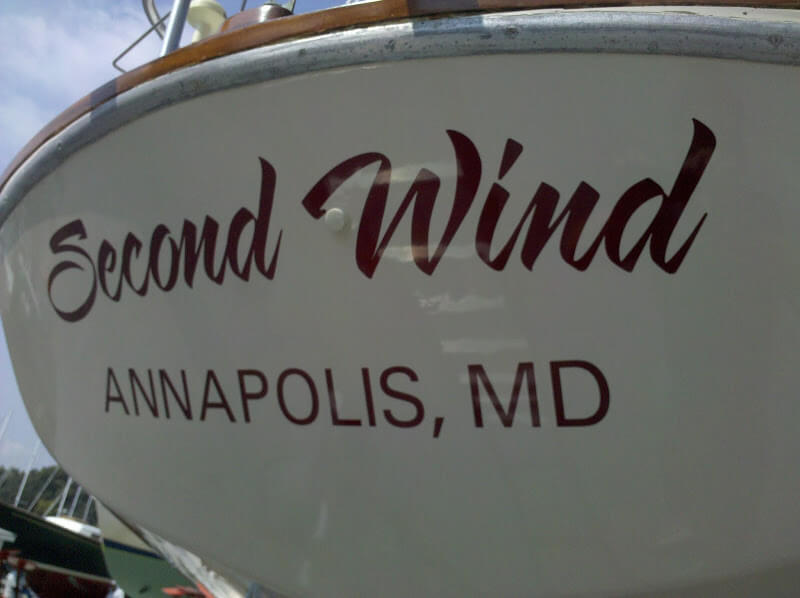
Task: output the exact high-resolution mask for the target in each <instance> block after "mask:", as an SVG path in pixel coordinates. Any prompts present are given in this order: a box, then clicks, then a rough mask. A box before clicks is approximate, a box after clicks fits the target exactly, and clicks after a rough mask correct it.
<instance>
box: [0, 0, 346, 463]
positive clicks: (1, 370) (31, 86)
mask: <svg viewBox="0 0 800 598" xmlns="http://www.w3.org/2000/svg"><path fill="white" fill-rule="evenodd" d="M262 2H263V0H262V1H258V0H249V1H248V2H247V8H252V7H255V6H258V5H259V4H261V3H262ZM220 3H221V4H222V5H223V7H224V8H225V10H226V12H227V14H228V16H230V15H232V14H234V13H236V12H238V10H239V9H240V8H241V5H242V0H221V1H220ZM344 3H345V2H344V0H297V4H296V6H295V13H305V12H310V11H313V10H320V9H322V8H327V7H329V6H333V5H336V4H344ZM156 5H157V7H158V9H159V11H160V13H161V14H164V13H166V12H167V11H168V10H169V9H170V7H171V6H172V1H171V0H157V2H156ZM149 26H150V23H149V21H148V20H147V18H146V17H145V15H144V11H143V10H142V3H141V0H105V1H103V0H58V1H54V0H0V172H2V171H4V170H5V168H6V166H7V165H8V164H9V163H10V162H11V160H12V159H13V157H14V156H15V155H16V154H17V152H19V150H20V149H22V147H23V146H24V145H25V143H27V141H28V140H29V139H30V138H31V137H33V136H34V135H35V134H36V133H37V132H38V131H39V130H40V129H41V128H42V127H44V126H45V125H46V124H47V123H48V122H49V121H50V120H52V119H53V118H54V117H56V116H57V115H58V114H60V113H61V112H62V111H64V110H65V109H66V108H68V107H69V106H70V105H71V104H73V103H74V102H75V101H77V100H78V99H80V98H82V97H83V96H85V95H87V94H88V93H89V92H91V91H92V90H93V89H96V88H97V87H99V86H100V85H102V84H104V83H106V82H107V81H109V80H111V79H113V78H114V77H116V76H117V75H118V74H119V73H118V72H117V71H116V70H115V69H114V68H113V66H112V64H111V63H112V61H113V60H114V59H115V58H116V57H117V56H118V55H119V54H120V53H121V52H122V51H123V50H124V49H125V48H126V47H127V46H128V45H129V44H130V43H132V42H133V41H134V40H135V39H136V38H138V37H139V36H140V35H141V34H142V33H144V32H145V31H146V30H147V28H148V27H149ZM191 32H192V29H191V27H189V26H188V25H187V27H186V31H184V36H183V42H184V43H188V41H189V39H190V36H191ZM160 42H161V40H160V39H158V38H157V37H156V36H155V35H154V34H151V35H150V36H148V37H147V38H145V40H144V41H143V42H142V43H141V44H139V45H138V46H137V47H136V48H135V49H134V50H132V51H131V52H130V53H129V54H128V55H127V56H126V57H125V58H124V59H123V60H122V61H121V63H120V65H121V66H122V67H123V68H125V69H126V70H131V69H133V68H135V67H137V66H139V65H141V64H143V63H145V62H148V61H150V60H153V59H155V58H156V57H157V56H158V52H159V49H160V47H161V43H160ZM0 336H1V337H2V338H0V431H2V424H3V421H4V420H5V418H6V416H7V415H8V414H9V413H11V420H10V423H9V425H8V427H7V430H6V432H5V434H4V435H3V437H2V438H0V466H6V467H18V468H20V469H24V468H25V467H27V466H28V463H29V462H30V459H31V457H32V456H33V454H34V451H35V449H36V445H37V441H38V438H37V436H36V432H35V431H34V429H33V426H32V425H31V423H30V420H29V419H28V415H27V413H26V411H25V407H24V405H23V403H22V399H21V397H20V395H19V390H18V388H17V384H16V380H15V378H14V373H13V370H12V368H11V361H10V359H9V355H8V348H7V345H6V341H5V335H4V334H2V331H0ZM53 462H54V461H53V458H52V457H51V456H50V455H48V454H47V451H46V450H45V449H44V448H43V447H42V448H41V449H39V451H38V453H37V455H36V459H35V461H34V462H33V467H34V468H36V467H43V466H46V465H50V464H52V463H53Z"/></svg>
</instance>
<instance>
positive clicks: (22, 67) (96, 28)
mask: <svg viewBox="0 0 800 598" xmlns="http://www.w3.org/2000/svg"><path fill="white" fill-rule="evenodd" d="M148 25H149V24H148V22H147V20H146V18H145V17H144V15H143V14H142V12H141V9H140V8H139V7H137V6H122V5H119V4H116V3H110V6H106V7H104V8H103V9H102V10H101V9H99V8H90V7H86V6H85V5H79V4H75V3H73V2H64V3H62V2H58V3H52V5H51V6H48V9H47V10H46V11H41V14H34V13H21V12H20V13H13V12H5V13H4V14H3V15H2V18H1V19H0V115H1V116H0V137H2V139H3V142H2V144H0V169H2V168H4V167H5V165H6V164H7V163H8V162H9V161H10V160H11V158H12V157H13V154H14V153H16V151H18V150H19V149H20V148H21V147H22V146H23V145H24V144H25V143H26V142H27V141H28V139H30V137H31V136H32V135H33V134H34V133H35V132H36V131H38V130H39V129H40V128H41V127H43V126H44V125H45V124H47V121H49V120H50V119H52V118H53V117H55V116H56V115H57V114H58V113H60V112H61V111H62V110H64V109H66V108H67V107H69V106H70V105H71V104H72V103H73V102H75V101H77V100H78V99H80V98H81V97H83V96H84V95H86V94H88V93H90V92H91V91H92V90H94V89H96V88H97V87H99V86H100V85H102V84H104V83H106V82H107V81H109V80H111V79H113V78H114V77H115V76H116V75H118V73H117V71H116V70H114V69H113V67H112V66H111V61H112V60H113V59H114V57H116V56H117V55H118V54H119V53H120V52H121V51H122V50H123V49H124V48H125V47H126V46H127V45H128V44H130V43H131V42H132V41H133V40H134V39H136V38H137V37H138V36H139V35H140V34H141V33H143V32H144V30H145V29H146V28H147V27H148ZM158 46H159V42H158V40H157V38H155V37H154V36H153V37H152V39H147V40H145V42H143V43H142V44H141V45H140V46H139V47H138V48H137V49H136V50H134V51H133V52H132V53H131V54H130V55H129V56H128V57H126V58H125V59H124V60H123V66H126V65H127V67H126V68H132V67H134V66H136V65H138V64H141V63H143V62H145V61H147V60H151V59H153V58H154V57H155V56H156V55H157V53H158Z"/></svg>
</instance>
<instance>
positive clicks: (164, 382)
mask: <svg viewBox="0 0 800 598" xmlns="http://www.w3.org/2000/svg"><path fill="white" fill-rule="evenodd" d="M158 379H159V382H161V398H162V400H163V401H164V413H165V414H166V418H167V419H169V403H168V402H167V387H168V386H169V390H170V394H172V397H173V398H174V399H175V402H176V403H177V404H178V407H180V410H181V411H182V412H183V416H184V417H185V418H186V419H187V420H190V421H191V419H192V404H191V403H190V402H189V385H188V384H187V382H186V370H181V383H182V385H183V401H181V397H180V395H179V394H178V391H177V390H176V389H175V386H173V384H172V380H170V378H169V375H168V374H167V372H166V371H165V370H158Z"/></svg>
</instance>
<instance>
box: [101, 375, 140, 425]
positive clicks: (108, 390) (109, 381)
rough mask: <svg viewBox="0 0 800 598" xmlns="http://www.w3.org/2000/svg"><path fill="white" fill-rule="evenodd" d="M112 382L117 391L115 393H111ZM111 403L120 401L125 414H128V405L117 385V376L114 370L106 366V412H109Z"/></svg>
mask: <svg viewBox="0 0 800 598" xmlns="http://www.w3.org/2000/svg"><path fill="white" fill-rule="evenodd" d="M112 382H113V384H114V388H115V389H116V392H117V394H115V395H112V394H111V384H112ZM111 403H120V404H121V405H122V408H123V409H124V410H125V415H130V411H128V406H127V405H126V404H125V397H123V396H122V390H121V389H120V387H119V382H117V377H116V376H115V375H114V370H113V369H111V368H108V370H107V371H106V413H108V412H109V408H110V406H111ZM137 415H138V412H137Z"/></svg>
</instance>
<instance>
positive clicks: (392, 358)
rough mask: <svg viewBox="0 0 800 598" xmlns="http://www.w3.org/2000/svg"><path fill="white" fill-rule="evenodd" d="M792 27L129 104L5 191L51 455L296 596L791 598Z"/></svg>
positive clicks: (498, 44)
mask: <svg viewBox="0 0 800 598" xmlns="http://www.w3.org/2000/svg"><path fill="white" fill-rule="evenodd" d="M570 19H572V20H570ZM786 20H791V19H790V18H789V16H786V15H783V16H782V17H781V18H778V17H775V18H773V19H772V20H770V19H768V18H766V17H765V19H764V22H758V23H757V22H756V21H752V22H746V21H741V20H738V21H737V20H734V19H725V18H716V17H713V18H712V17H699V16H691V15H677V14H676V15H669V14H667V15H654V14H650V15H645V14H644V13H627V14H626V13H588V12H587V13H573V14H571V15H567V14H558V13H530V14H528V13H521V14H516V15H484V16H482V17H459V18H453V19H443V20H442V21H440V22H425V21H419V22H413V23H400V24H395V25H387V26H382V27H374V28H372V29H370V30H366V31H358V30H356V31H345V32H342V33H336V34H331V35H329V36H323V37H321V38H316V39H312V40H305V41H303V40H300V41H296V42H290V43H286V44H284V45H281V46H277V47H275V48H265V49H257V50H252V51H249V52H244V53H240V54H235V55H232V56H229V57H226V58H223V59H218V60H216V61H212V62H209V63H205V64H202V65H199V66H196V67H192V68H188V69H185V70H183V71H178V72H176V73H174V74H172V75H168V76H165V77H162V78H161V79H156V80H154V81H151V82H149V83H146V84H143V85H142V86H141V87H140V88H136V89H134V90H132V91H130V92H127V93H126V94H123V95H122V96H120V97H119V98H117V99H116V100H115V102H114V104H113V105H105V106H104V107H101V108H100V109H98V110H97V111H96V113H94V114H92V115H91V116H86V117H84V118H83V119H81V120H78V121H77V122H76V123H74V124H73V125H71V126H70V127H69V128H67V129H66V130H65V131H64V132H63V133H61V134H60V135H59V136H57V137H56V138H54V139H53V140H52V141H51V142H50V143H49V144H48V145H45V146H44V147H43V149H42V150H40V152H39V154H37V155H35V156H34V157H33V158H32V159H31V160H30V161H29V164H27V165H26V166H23V168H21V169H20V171H19V172H18V173H17V174H15V175H14V176H13V177H12V178H11V180H10V181H9V183H8V184H7V186H6V187H5V189H4V190H3V193H4V194H5V195H4V197H5V199H4V201H6V205H8V204H9V202H10V203H11V204H14V205H15V207H14V208H13V211H11V212H10V214H9V215H8V218H7V220H6V221H5V223H4V224H3V227H2V231H0V242H1V243H2V258H3V273H4V276H3V277H2V278H3V285H2V296H1V298H2V303H1V305H0V307H1V308H2V316H3V323H4V326H5V330H6V336H7V338H8V341H9V344H10V347H11V354H12V358H13V361H14V366H15V369H16V373H17V377H18V381H19V385H20V388H21V391H22V394H23V397H24V398H25V400H26V403H27V405H28V409H29V412H30V415H31V418H32V420H33V422H34V424H35V425H36V428H37V430H38V431H39V433H40V435H41V436H42V438H43V440H44V442H45V443H46V444H47V446H48V448H49V449H50V451H51V452H52V453H53V454H54V455H55V456H56V457H57V458H58V460H59V462H60V463H61V464H62V465H63V466H64V468H65V469H67V470H68V471H70V472H71V473H72V474H73V475H74V476H75V477H76V478H77V479H79V480H80V482H81V484H82V485H84V486H85V487H87V488H89V489H91V491H92V492H94V493H95V494H97V495H98V497H99V498H100V499H101V500H102V501H103V502H105V503H107V504H109V505H111V506H112V507H113V508H114V510H115V511H116V512H119V513H120V514H121V515H123V516H124V517H125V518H126V519H129V520H130V521H132V522H134V523H138V524H141V525H143V526H145V527H148V528H151V529H153V530H155V531H157V532H158V533H159V534H160V535H162V536H164V537H165V538H167V539H168V540H170V541H173V542H176V543H178V544H180V545H183V546H185V547H186V548H188V549H189V550H191V551H193V552H195V553H197V554H199V555H201V556H204V557H207V558H208V559H210V560H211V561H216V562H220V563H223V564H225V565H226V566H229V567H230V568H231V569H233V570H236V571H237V572H239V573H241V575H242V576H243V577H244V578H246V579H251V580H253V581H255V582H257V583H259V584H260V585H262V586H263V587H265V588H268V589H271V590H275V591H277V592H280V593H283V594H287V595H292V596H293V595H298V596H301V595H302V596H355V595H376V594H379V595H397V596H408V595H442V596H447V595H459V596H461V595H508V596H518V595H551V594H558V595H568V596H576V595H604V594H636V593H645V592H655V591H667V592H669V591H682V592H689V591H691V590H692V588H694V589H695V591H697V592H700V593H703V592H705V591H714V588H716V589H717V590H719V589H720V588H730V587H731V584H732V586H733V590H732V591H733V592H734V593H735V591H737V588H739V589H741V588H751V587H752V586H748V585H747V584H748V583H754V584H755V585H756V586H757V587H758V588H760V589H761V591H762V592H763V593H764V594H770V593H776V592H778V593H779V592H780V591H781V589H782V588H783V587H784V586H782V585H781V584H783V583H785V581H786V578H787V577H788V578H789V579H792V578H794V579H796V578H797V575H798V573H799V572H800V533H798V530H800V501H798V500H797V497H798V496H800V474H798V472H797V466H796V463H797V455H798V454H800V434H798V433H797V430H798V425H799V424H800V407H798V405H799V403H798V401H797V374H796V371H797V367H796V362H797V355H798V354H799V353H800V319H799V318H798V313H800V304H798V297H800V292H798V291H800V288H798V287H800V282H798V281H799V280H800V279H798V277H797V266H798V264H797V262H798V255H800V251H799V250H800V240H799V238H798V236H797V234H796V230H797V227H798V225H800V202H798V201H796V198H797V197H798V192H800V184H798V180H800V179H798V177H797V165H796V162H797V152H796V148H797V140H798V139H800V119H798V118H797V117H796V114H797V108H796V107H797V103H798V99H800V76H798V75H800V70H798V68H797V66H792V65H791V64H777V63H779V62H791V60H790V58H788V56H789V50H786V52H785V53H783V50H781V49H780V48H779V46H781V47H783V48H788V47H791V48H794V47H795V46H796V45H797V40H798V37H799V36H800V29H798V25H797V24H792V23H785V22H784V21H786ZM587 23H588V25H587ZM742 23H743V24H744V25H742ZM748 23H749V24H748ZM765 23H766V24H765ZM570 25H572V27H570ZM589 25H591V26H589ZM740 26H741V27H744V30H746V31H745V33H746V32H747V31H750V29H747V27H750V28H751V29H752V31H755V32H756V33H758V32H760V30H758V29H757V27H764V28H765V29H764V31H765V33H764V35H763V36H761V35H760V33H758V35H757V34H756V33H752V32H751V34H748V35H749V37H748V35H745V34H743V33H742V32H741V31H739V32H738V33H736V35H734V33H735V32H736V31H737V29H736V28H737V27H740ZM593 27H594V28H593ZM603 27H605V29H604V28H603ZM754 27H756V29H753V28H754ZM770 28H771V29H770ZM639 31H647V32H648V37H647V39H646V40H644V41H642V39H640V37H637V35H638V33H637V32H639ZM776 31H777V32H780V34H781V36H782V37H781V43H780V44H777V45H776V44H775V43H772V42H770V41H769V40H768V36H767V34H768V33H769V34H775V35H777V33H775V32H776ZM559 32H562V33H563V32H566V33H564V35H565V36H566V37H564V38H563V40H564V41H561V42H559V41H558V38H557V35H556V34H558V33H559ZM609 32H610V33H609ZM620 32H621V33H620ZM625 32H627V33H628V36H627V37H626V35H625ZM709 32H711V33H709ZM720 32H721V33H720ZM770 32H772V33H770ZM603 35H605V36H606V37H605V38H604V37H603ZM715 35H716V37H714V36H715ZM548 36H549V37H548ZM570 36H571V37H570ZM703 36H706V37H703ZM737 36H738V37H737ZM775 39H777V38H775ZM708 40H717V42H715V43H717V44H718V45H717V46H714V48H715V49H709V48H710V46H709V45H708V44H711V41H708ZM720 40H721V41H720ZM742 40H745V41H744V42H743V41H742ZM773 41H774V40H773ZM651 43H652V44H655V45H652V46H651V45H649V44H651ZM348 44H349V45H348ZM426 44H427V45H426ZM482 44H483V45H482ZM492 44H494V45H492ZM537 44H538V45H537ZM548 44H550V46H549V47H545V49H547V50H548V51H547V52H539V51H538V49H539V48H541V47H544V46H547V45H548ZM559 44H562V46H561V47H560V49H559ZM615 44H616V45H615ZM619 44H622V45H623V46H624V47H620V46H619ZM682 44H683V45H682ZM704 44H706V45H704ZM726 44H727V45H726ZM736 44H739V45H738V46H737V45H736ZM742 44H743V45H742ZM748 44H750V45H749V46H748ZM793 44H794V45H793ZM742 47H745V49H744V50H742V49H741V48H742ZM348 48H352V51H351V50H348ZM737 48H739V49H737ZM575 50H579V51H578V52H576V51H575ZM658 51H662V52H665V54H653V55H649V54H648V52H658ZM792 51H794V50H792ZM326 52H327V53H326ZM348 52H351V53H350V54H348ZM715 52H718V53H719V55H721V56H725V59H720V58H719V57H718V56H716V55H715ZM737 52H738V54H737ZM748 52H751V53H752V56H750V55H748ZM403 53H405V54H403ZM473 54H477V55H473ZM676 54H689V56H678V55H676ZM795 55H796V54H795ZM334 67H335V68H334ZM215 86H216V87H215ZM205 91H215V93H208V94H206V93H205ZM122 124H124V125H125V126H121V125H122ZM59 152H61V153H59ZM64 154H66V155H68V157H66V156H65V155H64ZM37 161H38V162H37ZM37 168H38V169H42V170H44V171H46V172H45V173H44V174H41V175H40V174H37V173H38V171H37ZM26 169H27V170H26ZM26 177H27V178H26ZM14 193H17V194H18V195H19V197H17V196H15V195H14ZM23 196H24V199H22V197H23ZM506 199H507V201H506ZM404 200H408V201H409V202H410V203H407V204H404ZM404 207H405V208H406V209H405V212H404V213H403V214H402V215H401V216H399V217H398V218H397V220H396V221H395V220H394V218H395V215H396V214H398V213H400V212H401V211H402V210H403V209H404ZM333 208H335V209H336V210H334V209H333ZM529 208H530V209H529ZM560 215H563V218H561V219H560V220H559V217H560ZM748 580H749V581H748ZM709 588H710V590H709Z"/></svg>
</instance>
